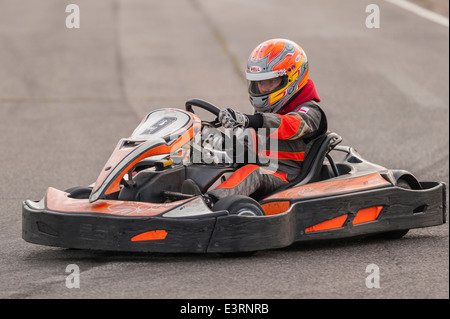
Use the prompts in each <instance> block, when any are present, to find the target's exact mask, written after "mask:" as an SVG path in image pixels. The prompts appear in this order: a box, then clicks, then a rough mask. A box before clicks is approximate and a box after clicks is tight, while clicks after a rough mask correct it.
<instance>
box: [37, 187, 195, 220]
mask: <svg viewBox="0 0 450 319" xmlns="http://www.w3.org/2000/svg"><path fill="white" fill-rule="evenodd" d="M67 195H68V194H67V193H65V192H63V191H60V190H57V189H55V188H52V187H50V188H49V189H48V190H47V196H46V199H45V202H46V206H47V208H48V209H49V210H52V211H57V212H66V213H98V214H110V215H117V216H156V215H159V214H162V213H164V212H166V211H169V210H171V209H173V208H175V207H176V206H178V205H180V204H182V203H185V202H188V201H189V200H190V199H183V200H180V201H177V202H171V203H148V202H135V201H122V200H105V199H99V200H98V201H96V202H95V203H89V200H88V199H75V198H70V197H68V196H67Z"/></svg>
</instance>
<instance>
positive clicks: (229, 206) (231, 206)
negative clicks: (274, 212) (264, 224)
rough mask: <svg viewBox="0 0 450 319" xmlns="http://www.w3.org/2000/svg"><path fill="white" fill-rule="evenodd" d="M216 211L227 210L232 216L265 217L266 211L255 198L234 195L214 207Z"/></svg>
mask: <svg viewBox="0 0 450 319" xmlns="http://www.w3.org/2000/svg"><path fill="white" fill-rule="evenodd" d="M213 210H214V211H219V210H227V211H228V212H229V213H230V215H239V216H264V215H265V214H264V210H263V208H262V207H261V205H259V203H258V202H257V201H256V200H254V199H253V198H250V197H247V196H242V195H234V196H230V197H227V198H223V199H221V200H219V201H218V202H217V203H216V204H215V205H214V206H213Z"/></svg>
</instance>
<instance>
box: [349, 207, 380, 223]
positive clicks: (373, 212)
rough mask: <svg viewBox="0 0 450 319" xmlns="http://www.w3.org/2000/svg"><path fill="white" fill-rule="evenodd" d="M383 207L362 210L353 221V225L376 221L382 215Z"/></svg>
mask: <svg viewBox="0 0 450 319" xmlns="http://www.w3.org/2000/svg"><path fill="white" fill-rule="evenodd" d="M382 209H383V206H373V207H367V208H363V209H360V210H359V211H358V213H357V214H356V216H355V218H354V219H353V225H357V224H362V223H367V222H371V221H374V220H376V219H377V218H378V215H380V212H381V210H382Z"/></svg>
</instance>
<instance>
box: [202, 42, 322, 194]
mask: <svg viewBox="0 0 450 319" xmlns="http://www.w3.org/2000/svg"><path fill="white" fill-rule="evenodd" d="M308 73H309V66H308V60H307V57H306V54H305V52H304V51H303V49H302V48H301V47H300V46H299V45H298V44H296V43H294V42H292V41H290V40H285V39H273V40H268V41H265V42H263V43H261V44H259V45H258V46H257V47H256V48H255V49H254V50H253V52H252V53H251V55H250V57H249V59H248V64H247V72H246V78H247V80H248V94H249V99H250V103H251V104H252V105H253V108H254V110H255V113H254V114H253V115H249V114H243V113H242V112H240V111H238V110H234V109H232V108H224V109H222V110H221V111H220V113H219V116H218V119H219V121H221V123H222V125H223V127H225V128H232V129H237V128H244V129H245V128H253V129H255V130H257V129H258V128H268V129H270V128H271V129H272V130H271V132H275V134H271V135H269V136H267V138H268V139H270V138H277V143H278V146H277V147H278V149H277V152H273V151H270V152H266V156H269V157H271V156H276V157H277V161H278V165H277V169H276V171H272V172H271V171H269V170H268V169H266V168H264V166H259V165H257V164H255V163H248V164H246V165H244V166H242V167H241V168H239V169H237V170H236V171H235V172H234V173H233V174H232V175H231V176H230V177H229V178H228V179H227V180H226V181H224V182H223V183H222V184H220V185H219V186H218V187H216V188H215V189H214V190H212V191H209V192H207V193H206V194H205V197H206V199H207V200H212V202H216V201H218V200H220V199H221V198H224V197H228V196H231V195H246V196H251V197H257V196H262V195H265V194H269V193H271V192H273V191H274V190H276V189H277V188H279V187H280V186H282V185H284V184H286V183H289V182H290V181H292V180H293V179H294V178H295V177H296V176H298V174H299V172H300V170H301V168H302V163H303V160H304V158H305V156H306V154H307V152H308V146H307V144H308V142H309V141H311V140H312V139H314V138H315V137H317V136H320V135H321V134H323V133H325V132H326V130H327V121H326V117H325V114H324V112H323V111H322V110H321V109H320V107H319V105H318V104H317V102H320V98H319V96H318V94H317V92H316V89H315V86H314V83H313V81H312V80H310V79H309V78H308ZM267 131H269V130H267ZM266 145H270V143H267V144H266ZM263 153H264V152H263ZM263 153H261V152H259V155H260V156H261V154H263ZM274 153H275V154H274Z"/></svg>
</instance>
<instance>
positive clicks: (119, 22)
mask: <svg viewBox="0 0 450 319" xmlns="http://www.w3.org/2000/svg"><path fill="white" fill-rule="evenodd" d="M69 3H71V2H69V1H59V0H45V1H31V0H21V1H16V0H2V1H1V2H0V150H1V157H0V163H1V170H0V180H1V181H2V182H1V184H0V214H1V216H0V218H1V219H0V220H1V222H0V298H14V299H21V298H194V299H195V298H200V299H203V298H213V299H216V298H219V299H220V298H233V299H234V298H236V299H240V298H258V299H259V298H261V299H265V298H274V299H278V298H284V299H291V298H352V299H353V298H449V285H448V282H449V258H448V257H449V256H448V255H449V247H448V243H449V238H448V234H449V229H448V223H447V224H446V225H444V226H440V227H435V228H427V229H419V230H412V231H410V232H409V233H408V235H407V236H406V237H405V238H403V239H401V240H375V239H357V240H356V239H354V240H343V241H338V242H325V243H316V244H307V245H305V244H302V245H300V244H294V245H293V246H291V247H288V248H285V249H279V250H271V251H262V252H259V253H257V254H256V255H254V256H253V257H250V258H222V257H220V256H217V255H195V254H194V255H191V254H176V255H169V254H132V253H112V252H99V251H83V250H67V249H59V248H50V247H44V246H37V245H33V244H29V243H26V242H25V241H23V240H22V238H21V202H22V201H23V200H25V199H39V198H41V197H42V195H43V194H44V192H45V190H46V188H47V187H48V186H52V187H56V188H59V189H66V188H68V187H71V186H75V185H87V184H90V183H91V182H93V181H94V180H95V179H96V177H97V174H98V173H99V172H100V170H101V168H102V167H103V165H104V162H105V161H106V159H107V158H108V156H109V154H110V152H111V151H112V150H113V148H114V146H115V144H116V142H117V140H118V139H119V138H121V137H125V136H129V134H130V133H131V132H132V131H133V129H134V127H135V126H136V125H137V123H138V122H139V121H140V120H141V118H142V117H143V116H144V115H145V114H146V113H147V112H149V111H150V110H153V109H157V108H160V107H169V106H170V107H180V108H182V107H183V105H184V102H185V100H187V99H189V98H193V97H197V98H202V99H205V100H208V101H210V102H212V103H214V104H216V105H219V106H227V107H234V108H237V109H240V110H242V111H245V112H251V106H250V104H249V102H248V100H247V92H246V81H245V79H244V76H243V71H244V69H245V65H246V60H247V57H248V55H249V53H250V52H251V50H252V49H253V48H254V47H255V46H256V45H257V44H258V43H260V42H262V41H264V40H266V39H269V38H274V37H283V38H289V39H292V40H294V41H296V42H298V43H300V44H301V45H302V46H303V48H304V49H305V51H306V52H307V54H308V57H309V61H310V67H311V73H310V76H311V78H312V79H313V80H314V82H315V83H316V86H317V89H318V92H319V94H320V96H321V98H322V103H321V104H322V106H323V108H324V110H325V111H326V112H327V114H328V118H329V123H330V129H331V130H334V131H336V132H338V133H339V134H341V135H342V136H343V137H344V141H343V144H346V145H352V146H354V147H355V148H356V149H357V150H358V151H359V152H360V153H361V154H363V155H364V157H365V158H367V159H369V160H370V161H372V162H375V163H379V164H381V165H384V166H386V167H390V168H404V169H407V170H409V171H411V172H413V173H414V174H415V175H416V176H417V177H418V178H419V179H420V180H440V181H444V182H446V183H448V182H449V177H448V176H449V173H448V165H449V120H448V116H449V71H448V70H449V29H448V27H444V26H442V25H439V24H436V23H434V22H432V21H429V20H427V19H424V18H422V17H419V16H417V15H415V14H414V13H411V12H409V11H405V10H403V9H402V8H399V7H397V6H395V5H393V4H391V3H388V2H385V1H375V0H372V1H371V2H370V3H376V4H378V5H379V8H380V28H367V27H366V24H365V20H366V17H367V16H368V14H369V13H367V12H366V6H367V3H366V2H364V1H359V0H345V1H331V0H315V1H287V0H281V1H280V0H277V1H268V0H246V1H240V0H228V1H225V0H215V1H207V0H189V1H161V0H159V1H153V0H126V1H106V0H96V1H88V0H74V1H72V3H76V4H78V5H79V7H80V10H81V12H80V13H81V14H80V18H81V20H80V22H81V24H80V28H79V29H68V28H66V25H65V19H66V17H67V15H68V13H65V8H66V5H67V4H69ZM69 264H75V265H77V266H78V267H79V269H80V287H79V288H78V289H77V288H74V289H69V288H67V287H66V278H67V276H68V273H67V272H66V267H67V266H68V265H69ZM370 264H375V265H377V266H378V267H379V271H380V272H379V274H380V287H379V288H368V287H367V286H366V278H367V277H368V276H369V275H370V273H368V272H366V267H367V266H368V265H370Z"/></svg>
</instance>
